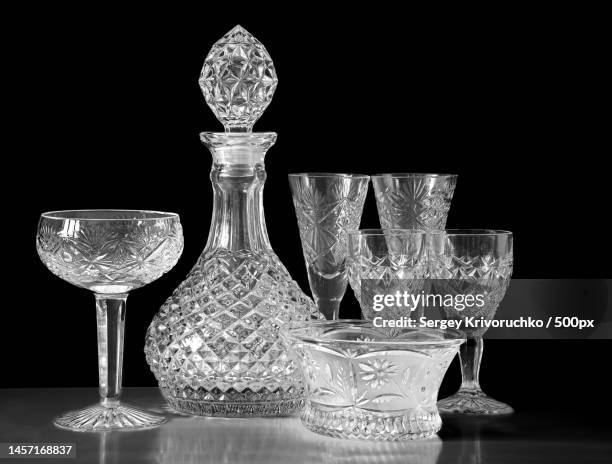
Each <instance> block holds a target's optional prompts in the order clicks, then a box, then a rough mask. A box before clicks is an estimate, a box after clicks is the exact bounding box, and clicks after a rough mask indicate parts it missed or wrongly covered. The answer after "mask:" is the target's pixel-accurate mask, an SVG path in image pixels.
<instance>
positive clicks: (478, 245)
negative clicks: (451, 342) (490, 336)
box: [430, 229, 513, 414]
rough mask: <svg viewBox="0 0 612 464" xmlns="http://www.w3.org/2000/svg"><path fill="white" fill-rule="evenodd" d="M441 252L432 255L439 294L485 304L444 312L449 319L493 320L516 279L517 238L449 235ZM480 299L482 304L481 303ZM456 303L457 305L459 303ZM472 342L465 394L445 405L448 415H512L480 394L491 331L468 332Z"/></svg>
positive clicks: (464, 370) (464, 354)
mask: <svg viewBox="0 0 612 464" xmlns="http://www.w3.org/2000/svg"><path fill="white" fill-rule="evenodd" d="M436 239H438V240H439V241H440V245H439V246H435V247H432V250H435V251H434V252H433V253H432V255H431V260H430V263H431V268H432V269H433V270H434V271H433V272H434V273H435V277H436V279H435V280H433V281H432V282H433V284H434V288H435V291H436V293H437V294H440V295H451V296H453V297H455V296H458V295H464V297H463V298H465V295H472V296H473V298H474V301H479V304H474V305H471V306H466V305H463V304H461V305H457V304H455V306H444V312H445V313H446V317H447V318H448V319H455V320H463V321H465V320H466V319H467V318H474V319H481V318H482V319H483V320H491V319H493V317H494V316H495V312H496V311H497V307H498V306H499V303H500V302H501V300H502V299H503V298H504V295H505V293H506V289H507V288H508V285H509V283H510V276H511V275H512V265H513V255H512V252H513V251H512V246H513V244H512V232H508V231H504V230H478V229H468V230H458V229H455V230H453V229H449V230H446V231H444V232H443V235H438V236H436ZM479 297H480V298H479ZM455 301H456V299H455ZM461 329H462V330H463V331H464V332H465V334H466V337H467V342H466V343H465V344H463V345H462V346H461V348H460V350H459V357H460V360H461V376H462V382H461V387H460V388H459V391H458V392H457V393H455V394H454V395H452V396H450V397H448V398H445V399H443V400H440V401H439V402H438V409H439V410H440V411H441V412H444V413H461V414H509V413H511V412H513V410H512V408H511V407H510V406H508V405H507V404H505V403H502V402H501V401H497V400H495V399H493V398H491V397H489V396H487V395H486V394H485V393H484V392H483V391H482V389H481V388H480V383H479V380H478V378H479V372H480V360H481V358H482V351H483V340H482V336H483V334H484V333H485V332H486V327H485V328H483V327H476V328H472V327H466V326H465V325H463V326H462V327H461Z"/></svg>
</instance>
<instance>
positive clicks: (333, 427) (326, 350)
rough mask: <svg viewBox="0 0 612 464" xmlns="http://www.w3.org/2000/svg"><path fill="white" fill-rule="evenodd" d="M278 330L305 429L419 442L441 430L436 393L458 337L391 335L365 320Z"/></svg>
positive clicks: (450, 333)
mask: <svg viewBox="0 0 612 464" xmlns="http://www.w3.org/2000/svg"><path fill="white" fill-rule="evenodd" d="M281 333H282V335H283V337H284V338H285V339H286V340H287V341H288V343H289V344H290V346H291V348H292V354H293V355H294V356H295V358H296V359H297V360H298V362H299V364H300V366H301V369H302V372H303V374H304V378H305V382H306V405H305V408H304V409H303V410H302V414H301V419H302V423H303V424H304V426H305V427H306V428H308V429H310V430H312V431H313V432H316V433H320V434H323V435H328V436H332V437H338V438H358V439H365V440H386V441H399V440H412V439H419V438H426V437H429V436H431V435H433V434H435V433H436V432H437V431H438V430H439V429H440V427H441V425H442V421H441V419H440V415H439V414H438V408H437V407H436V400H437V397H438V389H439V387H440V384H441V382H442V379H443V377H444V374H445V373H446V370H447V368H448V366H449V364H450V363H451V361H452V359H453V357H454V356H455V354H456V353H457V351H458V349H459V345H460V344H461V343H463V341H464V335H463V333H462V332H459V331H455V330H434V329H431V330H430V329H408V328H407V329H402V330H397V329H394V330H393V334H390V333H389V332H388V331H386V330H383V329H380V328H377V327H375V326H374V325H373V324H372V323H371V322H368V321H360V320H338V321H311V322H308V323H305V324H302V325H301V326H292V327H285V328H283V329H282V330H281Z"/></svg>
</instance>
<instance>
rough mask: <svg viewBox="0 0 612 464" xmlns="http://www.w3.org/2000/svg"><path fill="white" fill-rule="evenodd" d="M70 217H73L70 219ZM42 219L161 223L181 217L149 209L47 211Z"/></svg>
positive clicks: (42, 214) (176, 214)
mask: <svg viewBox="0 0 612 464" xmlns="http://www.w3.org/2000/svg"><path fill="white" fill-rule="evenodd" d="M79 213H114V214H120V213H128V214H129V213H132V214H134V215H136V214H144V215H145V217H134V218H126V217H106V218H105V217H92V218H88V217H78V214H79ZM70 215H73V216H72V217H70ZM40 217H41V218H44V219H47V220H58V221H102V222H109V221H131V220H138V221H159V220H164V219H177V218H178V217H179V215H178V213H171V212H167V211H155V210H148V209H112V208H111V209H105V208H101V209H62V210H57V211H46V212H44V213H41V215H40Z"/></svg>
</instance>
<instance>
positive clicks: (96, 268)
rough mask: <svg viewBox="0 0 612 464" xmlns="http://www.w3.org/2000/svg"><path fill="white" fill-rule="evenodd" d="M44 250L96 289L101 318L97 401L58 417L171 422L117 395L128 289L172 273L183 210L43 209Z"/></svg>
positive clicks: (90, 427) (93, 427) (65, 422)
mask: <svg viewBox="0 0 612 464" xmlns="http://www.w3.org/2000/svg"><path fill="white" fill-rule="evenodd" d="M36 248H37V251H38V255H39V256H40V259H41V260H42V262H43V263H44V264H45V266H47V268H48V269H49V270H50V271H51V272H52V273H53V274H55V275H56V276H58V277H60V278H62V279H64V280H66V281H67V282H70V283H71V284H73V285H76V286H78V287H82V288H85V289H88V290H90V291H92V292H94V295H95V298H96V315H97V323H98V374H99V379H100V397H101V401H100V403H99V404H96V405H93V406H90V407H88V408H85V409H82V410H78V411H71V412H68V413H65V414H63V415H61V416H59V417H57V418H56V419H55V421H54V424H55V425H56V426H57V427H60V428H63V429H68V430H73V431H108V430H117V429H143V428H150V427H154V426H157V425H159V424H161V423H163V422H165V418H164V417H163V416H159V415H157V414H151V413H149V412H146V411H142V410H140V409H138V408H134V407H132V406H127V405H124V404H122V403H120V401H119V397H120V394H121V374H122V368H123V334H124V324H125V308H126V300H127V296H128V295H127V292H129V291H131V290H134V289H136V288H139V287H142V286H143V285H146V284H148V283H150V282H152V281H154V280H156V279H157V278H159V277H160V276H161V275H162V274H164V273H165V272H167V271H169V270H170V269H172V267H174V265H175V264H176V263H177V261H178V259H179V257H180V256H181V253H182V251H183V233H182V228H181V223H180V220H179V216H178V215H177V214H174V213H163V212H157V211H133V210H72V211H53V212H48V213H43V214H42V215H41V217H40V221H39V223H38V231H37V235H36Z"/></svg>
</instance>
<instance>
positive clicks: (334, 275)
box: [289, 172, 370, 319]
mask: <svg viewBox="0 0 612 464" xmlns="http://www.w3.org/2000/svg"><path fill="white" fill-rule="evenodd" d="M369 182H370V177H369V176H365V175H361V174H336V173H324V172H310V173H302V174H289V185H290V186H291V193H292V195H293V204H294V206H295V213H296V215H297V220H298V226H299V229H300V238H301V240H302V249H303V251H304V261H305V262H306V270H307V271H308V283H309V284H310V290H311V291H312V295H313V296H314V299H315V301H316V303H317V306H318V308H319V311H320V312H321V313H323V315H324V316H325V318H326V319H338V315H339V312H340V302H341V301H342V298H343V297H344V293H345V292H346V284H347V268H346V258H347V255H348V243H347V241H348V232H349V231H350V230H354V229H357V228H358V227H359V222H360V221H361V214H362V212H363V204H364V202H365V198H366V194H367V192H368V183H369Z"/></svg>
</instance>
